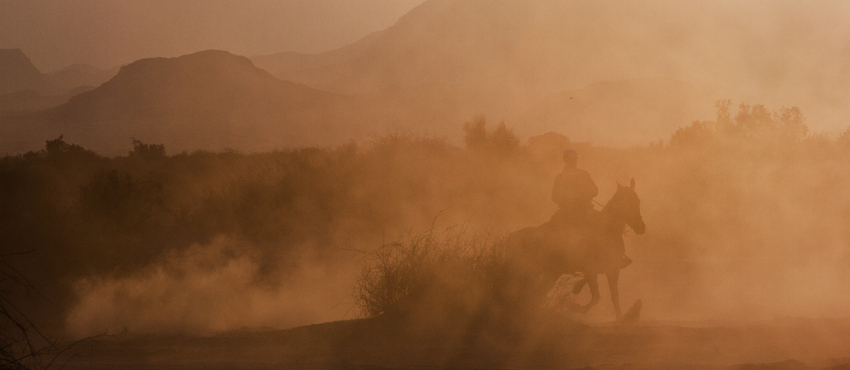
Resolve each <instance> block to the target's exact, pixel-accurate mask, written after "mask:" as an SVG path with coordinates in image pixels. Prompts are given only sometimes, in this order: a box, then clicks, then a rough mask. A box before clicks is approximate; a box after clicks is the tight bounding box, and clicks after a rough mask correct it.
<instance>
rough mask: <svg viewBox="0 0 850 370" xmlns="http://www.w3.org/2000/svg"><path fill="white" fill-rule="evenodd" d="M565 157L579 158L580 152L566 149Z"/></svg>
mask: <svg viewBox="0 0 850 370" xmlns="http://www.w3.org/2000/svg"><path fill="white" fill-rule="evenodd" d="M564 158H570V159H578V153H576V151H575V150H572V149H567V150H565V151H564Z"/></svg>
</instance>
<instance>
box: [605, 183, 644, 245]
mask: <svg viewBox="0 0 850 370" xmlns="http://www.w3.org/2000/svg"><path fill="white" fill-rule="evenodd" d="M607 207H611V212H612V214H613V215H615V217H618V218H620V219H621V220H622V221H624V222H625V223H626V225H629V227H631V228H632V230H634V231H635V233H637V234H638V235H640V234H643V233H644V231H646V224H644V223H643V217H641V215H640V199H639V198H638V196H637V193H635V179H632V181H631V184H630V185H629V186H623V185H620V183H619V182H618V183H617V192H616V193H615V194H614V196H613V197H612V198H611V201H610V202H608V205H607V206H606V208H607Z"/></svg>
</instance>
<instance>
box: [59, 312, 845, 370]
mask: <svg viewBox="0 0 850 370" xmlns="http://www.w3.org/2000/svg"><path fill="white" fill-rule="evenodd" d="M531 327H532V328H533V329H531V330H527V332H526V333H523V334H520V335H518V336H513V335H509V336H500V335H499V334H495V335H494V334H493V333H489V334H488V333H483V334H479V335H478V336H477V337H475V338H470V337H469V335H468V334H469V333H454V334H447V335H437V334H434V333H431V334H424V335H419V336H415V337H413V336H410V335H409V333H402V332H399V330H398V328H397V327H396V326H395V325H394V324H393V323H392V322H389V321H387V320H383V321H382V320H374V319H373V320H350V321H339V322H332V323H324V324H317V325H311V326H305V327H298V328H294V329H288V330H279V331H264V332H251V331H241V332H229V333H223V334H219V335H215V336H210V337H190V336H130V335H117V336H109V337H101V338H99V339H96V340H92V341H90V342H87V343H85V344H83V345H80V346H78V347H76V348H75V352H76V354H75V356H74V357H73V358H72V359H71V360H70V361H69V362H68V363H67V364H66V365H65V369H412V368H420V369H421V368H437V369H441V368H452V369H501V368H512V369H529V368H534V369H577V368H588V367H589V368H598V369H613V368H629V369H659V368H661V369H728V368H735V369H839V368H840V369H845V368H848V367H850V320H846V319H845V320H830V319H811V320H810V319H783V320H774V321H769V322H762V323H755V324H739V325H728V326H725V325H711V326H709V325H682V324H673V323H641V324H637V325H632V326H619V325H617V326H615V325H597V326H583V325H576V324H572V323H569V322H564V321H563V320H559V319H555V320H552V319H548V321H546V322H543V321H541V322H537V323H535V324H533V325H532V326H531ZM535 328H536V329H535Z"/></svg>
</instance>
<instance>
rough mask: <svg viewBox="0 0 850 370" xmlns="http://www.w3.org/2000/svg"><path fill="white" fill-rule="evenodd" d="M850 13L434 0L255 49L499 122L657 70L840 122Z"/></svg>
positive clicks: (271, 58)
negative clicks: (389, 17) (317, 45)
mask: <svg viewBox="0 0 850 370" xmlns="http://www.w3.org/2000/svg"><path fill="white" fill-rule="evenodd" d="M847 24H850V8H847V7H844V6H843V5H841V4H840V3H837V2H836V3H823V2H818V3H817V4H816V5H815V3H810V2H800V3H793V2H783V3H776V2H769V1H749V2H733V1H724V0H719V1H713V0H712V1H708V0H706V1H691V2H681V1H649V0H644V1H641V0H639V1H629V2H622V1H613V0H601V1H547V0H528V1H508V0H428V1H426V2H424V3H423V4H422V5H420V6H419V7H417V8H415V9H413V10H412V11H410V12H409V13H408V14H406V15H405V16H403V17H402V18H401V19H399V21H398V22H397V23H396V24H394V25H393V26H391V27H389V28H387V29H385V30H382V31H379V32H376V33H373V34H372V35H369V36H368V37H366V38H364V39H362V40H360V41H358V42H356V43H353V44H351V45H348V46H346V47H343V48H340V49H337V50H333V51H329V52H325V53H320V54H315V55H304V54H297V53H291V52H289V53H280V54H274V55H266V56H257V57H254V58H253V59H252V60H253V61H254V62H255V63H256V65H257V66H258V67H260V68H263V69H265V70H267V71H269V72H270V73H272V74H273V75H275V76H276V77H278V78H280V79H285V80H290V81H296V82H300V83H304V84H306V85H308V86H311V87H314V88H318V89H322V90H327V91H333V92H338V93H347V94H355V93H367V92H376V91H381V90H383V89H387V88H397V89H404V88H414V89H415V88H417V87H418V86H421V85H428V86H432V87H434V88H441V89H443V90H444V91H445V94H448V95H451V96H453V97H456V98H457V100H458V101H459V104H466V105H467V107H466V108H467V110H470V111H478V112H480V113H482V114H487V115H490V116H493V117H496V118H497V119H498V118H501V117H513V116H516V115H517V114H519V113H520V112H523V111H525V110H527V109H529V107H530V106H531V105H534V104H537V102H538V101H539V100H540V99H543V98H544V97H547V96H549V95H551V94H554V93H558V92H560V91H566V90H573V89H577V88H581V87H583V86H588V85H591V84H593V83H596V82H598V81H620V80H627V79H635V78H662V79H675V80H679V81H685V82H688V83H691V84H693V85H694V86H696V87H697V88H698V89H703V90H710V91H714V92H716V95H715V96H713V97H712V98H713V99H721V98H731V99H733V100H735V101H746V102H748V103H755V104H759V103H764V104H768V105H772V106H775V107H779V106H783V105H785V106H791V105H797V106H801V107H802V108H803V111H804V112H806V113H807V116H809V117H811V118H812V119H813V121H820V123H821V124H824V125H844V126H841V127H846V122H845V121H846V120H843V119H837V118H836V117H843V116H846V115H847V114H850V108H848V107H850V106H848V105H847V104H845V102H844V97H846V96H847V95H848V94H850V74H847V73H846V66H847V65H850V54H847V53H846V52H843V51H841V50H845V49H846V45H848V44H850V32H846V31H848V29H847ZM803 56H805V57H803ZM437 109H439V108H437ZM688 121H690V119H689V120H688ZM688 121H685V122H682V123H681V124H687V122H688ZM508 124H509V125H510V122H508ZM648 130H649V131H657V130H656V128H648ZM657 139H661V138H657Z"/></svg>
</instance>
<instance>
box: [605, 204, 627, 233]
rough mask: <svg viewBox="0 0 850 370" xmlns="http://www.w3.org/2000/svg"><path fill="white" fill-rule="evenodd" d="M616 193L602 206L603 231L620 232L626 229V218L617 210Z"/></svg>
mask: <svg viewBox="0 0 850 370" xmlns="http://www.w3.org/2000/svg"><path fill="white" fill-rule="evenodd" d="M618 209H619V207H618V204H617V195H616V194H615V195H614V197H612V198H611V200H609V201H608V203H606V204H605V206H604V207H602V211H601V213H602V225H603V229H604V231H605V232H608V233H612V234H614V233H616V234H621V233H622V232H623V230H625V229H626V220H625V219H624V218H623V217H622V215H621V214H620V213H619V212H618V211H617V210H618Z"/></svg>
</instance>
